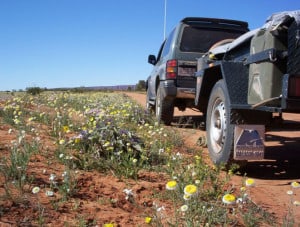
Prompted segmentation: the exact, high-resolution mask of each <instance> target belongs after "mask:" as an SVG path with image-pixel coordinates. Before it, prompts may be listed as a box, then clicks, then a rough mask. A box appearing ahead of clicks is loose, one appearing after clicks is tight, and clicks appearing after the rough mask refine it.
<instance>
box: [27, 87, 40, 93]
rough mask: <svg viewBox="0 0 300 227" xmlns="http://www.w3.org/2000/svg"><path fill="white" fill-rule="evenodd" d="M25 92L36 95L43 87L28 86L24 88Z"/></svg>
mask: <svg viewBox="0 0 300 227" xmlns="http://www.w3.org/2000/svg"><path fill="white" fill-rule="evenodd" d="M26 92H27V93H28V94H31V95H38V94H40V93H42V92H43V89H42V88H40V87H28V88H26Z"/></svg>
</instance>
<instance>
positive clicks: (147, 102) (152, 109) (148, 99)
mask: <svg viewBox="0 0 300 227" xmlns="http://www.w3.org/2000/svg"><path fill="white" fill-rule="evenodd" d="M146 111H147V112H149V113H152V112H154V111H155V107H154V106H153V105H151V104H150V94H149V89H147V97H146Z"/></svg>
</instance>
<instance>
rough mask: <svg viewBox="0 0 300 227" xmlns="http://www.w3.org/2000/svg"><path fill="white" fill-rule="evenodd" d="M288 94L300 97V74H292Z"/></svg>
mask: <svg viewBox="0 0 300 227" xmlns="http://www.w3.org/2000/svg"><path fill="white" fill-rule="evenodd" d="M288 96H289V97H298V98H300V75H297V76H291V77H290V78H289V92H288Z"/></svg>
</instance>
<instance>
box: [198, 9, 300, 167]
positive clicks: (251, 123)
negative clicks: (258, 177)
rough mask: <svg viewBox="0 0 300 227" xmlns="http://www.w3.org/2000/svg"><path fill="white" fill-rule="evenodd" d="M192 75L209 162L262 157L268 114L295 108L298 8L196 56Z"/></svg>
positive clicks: (299, 91)
mask: <svg viewBox="0 0 300 227" xmlns="http://www.w3.org/2000/svg"><path fill="white" fill-rule="evenodd" d="M195 76H196V78H197V86H196V98H195V105H196V106H197V108H198V109H199V110H200V111H202V112H203V113H206V133H207V145H208V150H209V153H210V157H211V159H212V161H213V162H214V163H216V164H220V163H227V162H228V161H230V160H232V158H233V159H235V160H259V159H263V158H264V132H265V125H266V124H267V123H268V122H270V121H271V118H272V116H274V115H279V116H281V114H282V113H283V112H291V113H300V11H290V12H282V13H276V14H273V15H272V16H271V17H270V18H269V19H268V20H267V22H266V24H265V25H264V26H263V27H261V28H259V29H255V30H253V31H250V32H247V33H245V34H244V35H242V36H240V37H239V38H237V39H236V40H234V41H233V42H231V43H229V44H225V45H219V46H215V48H213V49H211V50H210V51H209V52H208V53H207V54H206V55H204V56H203V57H202V58H200V59H198V69H197V72H196V74H195ZM273 113H276V114H273Z"/></svg>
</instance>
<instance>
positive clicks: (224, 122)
mask: <svg viewBox="0 0 300 227" xmlns="http://www.w3.org/2000/svg"><path fill="white" fill-rule="evenodd" d="M233 130H234V126H233V125H232V124H230V100H229V95H228V92H227V88H226V86H225V83H224V81H223V80H220V81H218V82H217V83H216V84H215V86H214V87H213V89H212V92H211V95H210V97H209V101H208V108H207V117H206V134H207V146H208V150H209V155H210V158H211V160H212V161H213V162H214V163H215V164H217V165H219V164H221V163H224V164H227V162H228V161H229V159H230V155H231V154H232V147H233Z"/></svg>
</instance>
